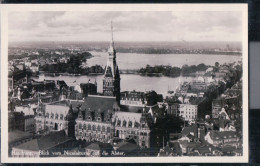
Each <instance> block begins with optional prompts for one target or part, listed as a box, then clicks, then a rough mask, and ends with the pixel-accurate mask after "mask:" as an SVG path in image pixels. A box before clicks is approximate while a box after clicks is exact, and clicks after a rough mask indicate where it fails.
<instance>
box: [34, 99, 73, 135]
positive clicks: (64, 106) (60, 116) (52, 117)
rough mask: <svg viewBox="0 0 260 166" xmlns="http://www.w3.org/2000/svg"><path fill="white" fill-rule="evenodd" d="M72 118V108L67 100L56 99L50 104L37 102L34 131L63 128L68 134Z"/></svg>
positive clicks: (59, 129)
mask: <svg viewBox="0 0 260 166" xmlns="http://www.w3.org/2000/svg"><path fill="white" fill-rule="evenodd" d="M72 119H73V110H72V109H71V108H70V106H69V104H68V102H67V101H65V100H64V101H58V102H54V103H51V104H46V105H43V104H42V103H40V104H39V108H38V110H37V114H36V117H35V120H36V132H38V133H41V132H49V131H61V130H65V131H66V133H67V134H68V135H70V133H69V132H70V131H69V123H70V120H72Z"/></svg>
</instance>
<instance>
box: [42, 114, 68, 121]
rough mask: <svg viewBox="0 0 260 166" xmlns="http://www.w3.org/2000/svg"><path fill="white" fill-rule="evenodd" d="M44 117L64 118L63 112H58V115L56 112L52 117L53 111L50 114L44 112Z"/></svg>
mask: <svg viewBox="0 0 260 166" xmlns="http://www.w3.org/2000/svg"><path fill="white" fill-rule="evenodd" d="M45 117H46V118H50V119H54V118H55V119H60V120H64V116H63V114H60V116H59V115H58V114H57V113H56V114H55V117H54V113H51V114H49V113H46V115H45Z"/></svg>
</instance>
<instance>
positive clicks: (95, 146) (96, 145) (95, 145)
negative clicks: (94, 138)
mask: <svg viewBox="0 0 260 166" xmlns="http://www.w3.org/2000/svg"><path fill="white" fill-rule="evenodd" d="M86 149H91V150H105V149H106V150H110V149H112V145H110V144H109V143H101V142H94V143H91V144H90V145H88V146H87V147H86Z"/></svg>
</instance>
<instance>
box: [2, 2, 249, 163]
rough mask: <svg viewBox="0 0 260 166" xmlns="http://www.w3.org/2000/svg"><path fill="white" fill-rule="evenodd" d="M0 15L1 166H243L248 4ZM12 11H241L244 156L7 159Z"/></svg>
mask: <svg viewBox="0 0 260 166" xmlns="http://www.w3.org/2000/svg"><path fill="white" fill-rule="evenodd" d="M0 7H1V8H0V11H1V48H2V49H1V110H2V111H1V152H2V153H1V160H2V161H1V162H2V163H246V162H248V158H249V152H248V151H249V144H248V5H247V4H40V5H36V4H30V5H29V4H27V5H20V4H19V5H18V4H2V5H1V6H0ZM12 11H241V12H242V13H243V15H242V20H243V24H242V27H243V33H242V35H243V36H242V38H243V42H242V43H243V58H242V59H243V156H236V157H227V156H222V157H186V156H185V157H66V158H64V157H51V158H11V157H8V111H7V110H8V97H7V96H8V88H7V87H8V79H7V78H8V71H7V69H8V63H7V62H8V58H7V57H8V12H12Z"/></svg>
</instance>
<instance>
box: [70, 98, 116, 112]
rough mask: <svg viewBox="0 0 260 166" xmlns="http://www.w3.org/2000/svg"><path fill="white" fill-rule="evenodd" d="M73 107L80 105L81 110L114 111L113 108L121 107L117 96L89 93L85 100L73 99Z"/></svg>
mask: <svg viewBox="0 0 260 166" xmlns="http://www.w3.org/2000/svg"><path fill="white" fill-rule="evenodd" d="M71 104H72V107H73V109H74V108H75V107H77V106H78V105H80V109H81V111H84V110H88V111H89V110H91V111H98V110H101V111H107V110H110V111H113V109H114V108H115V109H119V106H118V105H117V102H116V98H114V97H106V96H96V95H89V96H88V97H87V98H86V99H85V100H84V102H78V101H71Z"/></svg>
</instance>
